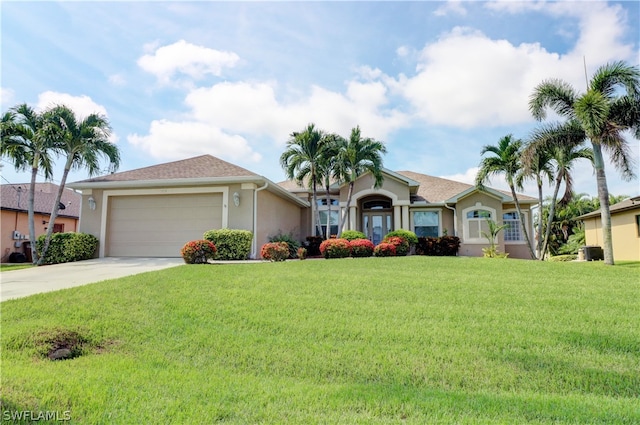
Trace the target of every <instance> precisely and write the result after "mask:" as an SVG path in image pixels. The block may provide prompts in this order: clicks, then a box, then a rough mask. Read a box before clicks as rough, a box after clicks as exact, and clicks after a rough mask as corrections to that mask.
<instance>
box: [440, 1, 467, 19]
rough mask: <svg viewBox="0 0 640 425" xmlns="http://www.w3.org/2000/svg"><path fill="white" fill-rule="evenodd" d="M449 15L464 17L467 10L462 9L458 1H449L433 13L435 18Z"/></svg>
mask: <svg viewBox="0 0 640 425" xmlns="http://www.w3.org/2000/svg"><path fill="white" fill-rule="evenodd" d="M449 13H453V14H456V15H461V16H465V15H466V14H467V9H465V8H464V6H463V5H462V2H461V1H460V0H449V1H447V2H446V3H445V4H443V5H442V6H440V7H439V8H437V9H436V10H435V11H434V12H433V14H434V15H436V16H446V15H448V14H449Z"/></svg>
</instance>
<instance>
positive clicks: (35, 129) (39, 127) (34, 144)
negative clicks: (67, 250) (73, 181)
mask: <svg viewBox="0 0 640 425" xmlns="http://www.w3.org/2000/svg"><path fill="white" fill-rule="evenodd" d="M43 114H44V113H38V112H36V111H35V110H34V109H33V108H31V107H30V106H28V105H27V104H26V103H23V104H20V105H16V106H14V107H13V108H11V109H10V110H9V111H8V112H7V113H5V114H4V115H3V117H2V129H1V130H2V145H1V146H0V154H1V155H2V157H7V158H9V159H10V160H11V161H12V162H13V165H14V167H15V168H16V170H18V171H26V170H29V169H30V170H31V183H30V185H29V198H28V206H27V210H28V216H29V234H30V235H31V240H32V243H31V256H32V259H33V263H34V264H36V263H37V261H38V254H37V252H36V244H35V235H36V227H35V216H34V199H35V191H36V177H37V175H38V172H39V171H42V172H43V173H44V177H45V179H46V180H51V179H52V178H53V161H52V158H51V155H52V153H54V152H55V151H56V147H55V146H53V145H52V144H51V141H50V140H49V139H48V138H46V137H43V136H44V135H43V130H44V119H43Z"/></svg>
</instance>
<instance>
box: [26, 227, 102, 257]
mask: <svg viewBox="0 0 640 425" xmlns="http://www.w3.org/2000/svg"><path fill="white" fill-rule="evenodd" d="M45 237H46V235H40V236H39V237H38V239H36V252H37V253H38V255H42V247H43V246H44V239H45ZM96 249H98V238H96V237H95V236H93V235H90V234H88V233H75V232H67V233H54V234H52V235H51V242H50V243H49V248H47V253H46V255H45V257H44V260H43V264H59V263H69V262H72V261H81V260H90V259H91V258H93V257H94V255H95V252H96Z"/></svg>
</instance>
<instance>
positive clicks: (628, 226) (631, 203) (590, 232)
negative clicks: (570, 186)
mask: <svg viewBox="0 0 640 425" xmlns="http://www.w3.org/2000/svg"><path fill="white" fill-rule="evenodd" d="M610 211H611V239H612V242H613V258H614V259H615V260H630V261H640V196H635V197H633V198H629V199H625V200H624V201H622V202H618V203H617V204H614V205H611V207H610ZM578 219H579V220H582V222H583V223H584V229H585V240H586V242H585V243H586V245H588V246H603V240H602V219H601V218H600V210H598V211H594V212H591V213H589V214H585V215H581V216H580V217H578Z"/></svg>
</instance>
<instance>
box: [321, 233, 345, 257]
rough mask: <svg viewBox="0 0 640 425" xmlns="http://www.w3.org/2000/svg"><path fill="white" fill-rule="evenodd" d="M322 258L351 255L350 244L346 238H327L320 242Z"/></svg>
mask: <svg viewBox="0 0 640 425" xmlns="http://www.w3.org/2000/svg"><path fill="white" fill-rule="evenodd" d="M320 253H322V255H323V256H324V258H345V257H348V256H350V255H351V245H349V241H348V240H346V239H342V238H340V239H327V240H326V241H324V242H322V243H321V244H320Z"/></svg>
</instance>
